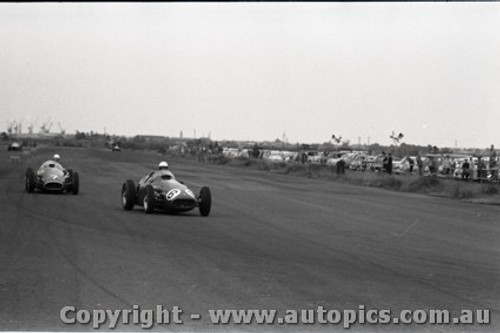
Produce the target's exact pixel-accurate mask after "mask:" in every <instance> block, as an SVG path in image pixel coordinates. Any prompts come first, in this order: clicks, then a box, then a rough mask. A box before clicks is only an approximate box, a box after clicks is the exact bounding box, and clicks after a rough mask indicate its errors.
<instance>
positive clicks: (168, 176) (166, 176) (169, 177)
mask: <svg viewBox="0 0 500 333" xmlns="http://www.w3.org/2000/svg"><path fill="white" fill-rule="evenodd" d="M161 179H163V180H170V179H172V176H170V175H162V176H161Z"/></svg>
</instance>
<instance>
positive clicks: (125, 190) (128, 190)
mask: <svg viewBox="0 0 500 333" xmlns="http://www.w3.org/2000/svg"><path fill="white" fill-rule="evenodd" d="M134 203H135V184H134V181H133V180H130V179H128V180H127V181H126V182H125V183H124V184H123V187H122V207H123V209H125V210H131V209H132V208H134Z"/></svg>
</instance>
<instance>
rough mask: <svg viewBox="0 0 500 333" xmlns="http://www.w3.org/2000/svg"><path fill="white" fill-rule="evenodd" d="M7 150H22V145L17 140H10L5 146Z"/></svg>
mask: <svg viewBox="0 0 500 333" xmlns="http://www.w3.org/2000/svg"><path fill="white" fill-rule="evenodd" d="M7 150H8V151H22V150H23V146H22V145H21V144H20V143H19V142H12V143H11V144H9V146H8V147H7Z"/></svg>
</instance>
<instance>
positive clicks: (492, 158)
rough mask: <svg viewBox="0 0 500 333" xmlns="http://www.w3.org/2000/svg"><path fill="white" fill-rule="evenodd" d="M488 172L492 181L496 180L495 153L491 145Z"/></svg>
mask: <svg viewBox="0 0 500 333" xmlns="http://www.w3.org/2000/svg"><path fill="white" fill-rule="evenodd" d="M490 172H491V178H492V180H497V179H498V162H497V153H496V151H495V146H494V145H491V148H490Z"/></svg>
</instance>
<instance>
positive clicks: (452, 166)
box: [450, 158, 457, 178]
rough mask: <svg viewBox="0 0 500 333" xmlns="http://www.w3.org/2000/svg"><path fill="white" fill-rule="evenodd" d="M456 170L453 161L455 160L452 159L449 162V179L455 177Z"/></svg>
mask: <svg viewBox="0 0 500 333" xmlns="http://www.w3.org/2000/svg"><path fill="white" fill-rule="evenodd" d="M456 168H457V162H456V161H455V158H452V159H451V162H450V175H451V178H454V177H455V169H456Z"/></svg>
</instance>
